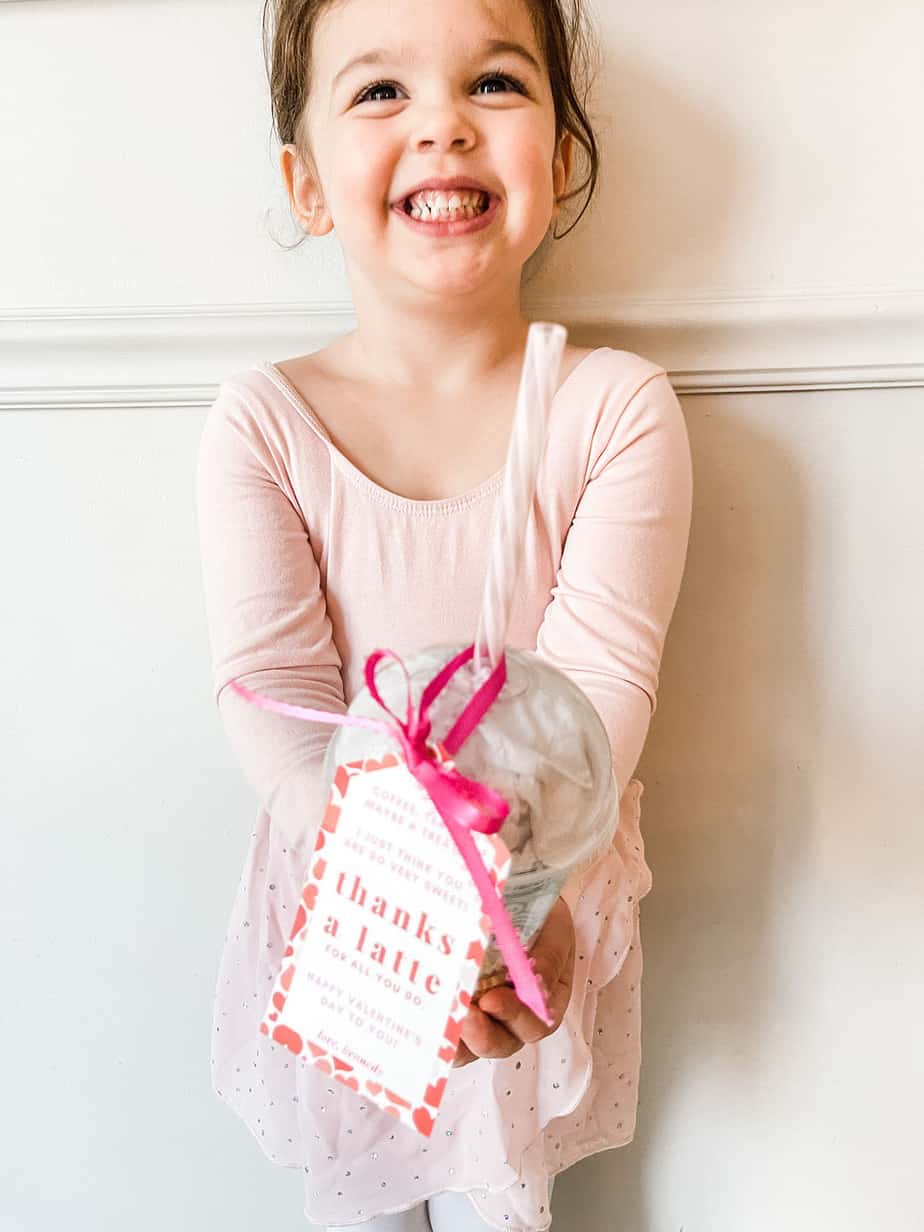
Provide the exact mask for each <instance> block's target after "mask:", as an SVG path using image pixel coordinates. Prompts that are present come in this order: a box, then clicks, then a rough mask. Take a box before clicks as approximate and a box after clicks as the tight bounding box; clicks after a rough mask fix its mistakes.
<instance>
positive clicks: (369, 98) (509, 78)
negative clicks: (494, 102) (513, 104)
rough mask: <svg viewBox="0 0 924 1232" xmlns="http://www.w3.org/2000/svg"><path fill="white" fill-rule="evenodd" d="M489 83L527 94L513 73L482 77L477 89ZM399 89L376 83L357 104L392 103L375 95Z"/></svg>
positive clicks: (393, 84) (390, 83)
mask: <svg viewBox="0 0 924 1232" xmlns="http://www.w3.org/2000/svg"><path fill="white" fill-rule="evenodd" d="M488 81H504V82H506V83H507V84H508V85H511V86H513V88H514V89H515V90H516V91H518V92H519V93H520V94H525V93H526V87H525V86H524V85H523V82H522V81H520V80H519V78H517V77H514V76H513V75H512V74H511V73H486V74H485V75H484V76H483V77H480V78H479V79H478V81H477V82H476V83H475V88H476V89H477V88H478V87H479V86H482V85H484V84H485V82H488ZM399 88H400V87H398V86H396V85H395V83H394V82H393V81H374V82H373V83H372V85H371V86H366V88H365V90H363V92H362V94H360V95H358V96H357V98H356V100H355V101H356V102H357V103H365V102H373V103H379V102H390V101H391V100H390V99H382V98H374V97H373V95H375V94H378V92H379V91H380V90H396V89H399ZM489 93H491V94H497V93H498V91H497V90H491V91H489Z"/></svg>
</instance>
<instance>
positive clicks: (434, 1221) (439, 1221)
mask: <svg viewBox="0 0 924 1232" xmlns="http://www.w3.org/2000/svg"><path fill="white" fill-rule="evenodd" d="M357 1227H358V1228H359V1229H360V1230H361V1232H494V1229H493V1227H492V1225H491V1224H489V1223H485V1221H484V1220H483V1219H482V1218H481V1216H480V1215H479V1214H478V1212H477V1211H476V1210H475V1208H474V1206H472V1203H471V1199H470V1198H468V1197H467V1195H466V1194H464V1193H453V1192H451V1191H449V1190H445V1191H444V1192H443V1193H438V1194H434V1195H433V1197H432V1198H427V1199H426V1201H424V1202H420V1203H418V1205H417V1206H412V1207H411V1208H410V1209H409V1210H406V1211H398V1213H397V1214H395V1215H379V1216H378V1217H377V1218H375V1219H369V1220H367V1221H366V1222H365V1223H361V1224H358V1225H357ZM328 1232H337V1230H336V1229H334V1228H330V1229H328Z"/></svg>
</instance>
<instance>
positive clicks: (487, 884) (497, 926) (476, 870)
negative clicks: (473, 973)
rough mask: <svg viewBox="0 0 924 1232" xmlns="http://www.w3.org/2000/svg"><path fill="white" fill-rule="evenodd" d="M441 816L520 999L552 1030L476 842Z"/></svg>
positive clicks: (550, 1018) (524, 956)
mask: <svg viewBox="0 0 924 1232" xmlns="http://www.w3.org/2000/svg"><path fill="white" fill-rule="evenodd" d="M437 807H439V806H437ZM440 813H441V815H442V817H443V820H444V821H445V822H446V826H447V828H448V830H449V833H450V834H451V835H452V837H453V840H454V841H455V844H456V846H457V847H458V849H459V852H460V854H461V856H462V859H463V860H464V861H465V863H466V866H467V867H468V871H469V872H470V873H471V876H472V880H473V881H474V883H475V885H476V887H477V888H478V892H479V894H480V895H481V904H482V906H483V907H484V909H485V911H486V912H487V914H488V916H489V918H490V920H491V924H492V925H493V927H494V935H495V937H496V938H497V944H498V947H499V948H500V951H501V953H502V954H503V956H504V961H505V962H506V964H507V970H508V971H509V972H510V975H511V977H512V979H513V986H514V989H515V991H516V994H517V996H518V997H519V999H520V1000H521V1001H522V1002H523V1004H524V1005H525V1006H527V1007H528V1008H529V1009H531V1010H532V1011H533V1013H534V1014H535V1015H536V1017H537V1018H539V1019H541V1020H542V1022H544V1023H545V1025H546V1026H547V1027H550V1026H551V1025H552V1022H553V1021H554V1019H553V1018H552V1015H551V1014H550V1013H549V1010H548V1006H547V1005H546V1003H545V998H544V997H543V995H542V989H541V988H540V986H539V981H538V980H537V978H536V973H535V971H533V968H532V964H531V963H530V961H529V957H528V955H527V953H526V951H525V950H524V948H523V944H522V942H521V941H520V938H519V937H518V936H517V932H516V929H515V928H514V927H513V924H512V923H511V920H510V916H509V915H508V914H507V910H506V908H505V907H504V904H503V901H502V899H501V897H500V895H499V894H498V893H497V891H496V889H495V888H494V886H493V885H492V884H491V878H490V876H489V875H488V871H487V869H486V868H485V866H484V864H483V863H482V861H481V858H480V856H479V854H478V849H477V848H476V846H475V841H474V839H473V838H472V836H471V834H470V833H469V831H468V830H466V829H465V828H464V827H463V826H460V825H458V824H457V823H456V822H455V821H454V820H453V819H452V818H451V817H448V816H447V815H446V813H443V812H442V810H440Z"/></svg>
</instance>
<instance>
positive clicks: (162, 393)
mask: <svg viewBox="0 0 924 1232" xmlns="http://www.w3.org/2000/svg"><path fill="white" fill-rule="evenodd" d="M524 311H525V313H526V315H527V316H528V317H529V318H530V319H533V320H555V321H560V322H561V323H562V324H564V325H565V326H567V328H568V331H569V336H570V337H571V339H572V340H573V341H575V342H577V343H579V344H580V345H582V346H603V345H606V346H614V347H619V348H622V349H624V350H629V351H636V352H638V353H639V354H641V355H645V356H647V357H648V358H650V359H653V360H655V361H656V362H658V363H660V364H663V365H664V367H665V368H666V369H667V370H668V372H669V373H670V376H671V380H672V382H673V384H674V387H675V388H676V390H677V392H678V393H679V394H697V393H762V392H787V391H797V390H819V389H822V390H824V389H831V390H834V389H887V388H906V387H908V386H924V291H881V292H875V291H868V290H867V291H857V292H853V293H843V292H839V293H837V294H815V293H804V294H799V295H787V296H760V297H756V296H754V297H746V296H712V297H707V298H698V299H689V298H688V299H665V298H660V299H649V300H628V299H621V298H619V297H617V296H606V297H600V296H597V297H587V296H582V297H575V298H573V299H568V298H567V297H557V298H555V299H554V300H552V299H547V300H543V299H538V298H533V299H532V300H530V299H529V298H528V297H526V296H524ZM354 325H355V318H354V316H353V312H352V307H351V305H350V304H349V303H348V302H344V303H320V304H314V305H310V306H308V305H303V304H244V305H218V306H215V305H211V306H197V305H176V306H165V307H153V308H134V307H125V308H122V307H113V308H82V309H41V308H30V309H23V310H20V311H18V312H3V313H0V410H59V409H60V410H65V409H84V410H86V409H93V408H104V409H114V410H115V409H131V408H137V409H145V408H169V407H184V406H186V407H188V406H204V405H208V404H209V403H210V402H211V401H212V399H213V398H214V395H215V390H216V389H217V385H218V382H219V381H220V380H221V379H222V378H223V377H225V376H227V375H229V374H230V373H232V372H236V371H239V370H240V369H242V368H247V367H249V366H250V364H251V363H254V362H256V361H257V360H259V359H283V358H286V357H288V356H292V355H298V354H304V353H306V352H309V351H314V350H317V349H318V348H319V347H322V346H325V345H326V344H327V343H328V342H330V341H331V340H332V339H333V338H335V337H336V336H337V335H338V334H341V333H343V332H345V331H347V330H350V329H352V328H353V327H354Z"/></svg>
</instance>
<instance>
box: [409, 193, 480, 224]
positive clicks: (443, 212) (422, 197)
mask: <svg viewBox="0 0 924 1232" xmlns="http://www.w3.org/2000/svg"><path fill="white" fill-rule="evenodd" d="M410 206H411V208H410V211H409V212H410V214H411V217H412V218H417V219H420V220H422V221H423V222H427V221H432V220H447V219H448V220H450V221H451V220H452V219H453V218H477V217H478V215H479V214H483V213H484V212H485V210H486V209H487V207H488V198H487V195H486V194H485V193H482V192H470V191H468V190H463V191H458V192H452V193H443V192H434V191H432V190H430V189H426V190H424V191H423V192H420V193H416V194H415V195H414V196H413V197H412V198H411V199H410Z"/></svg>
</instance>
